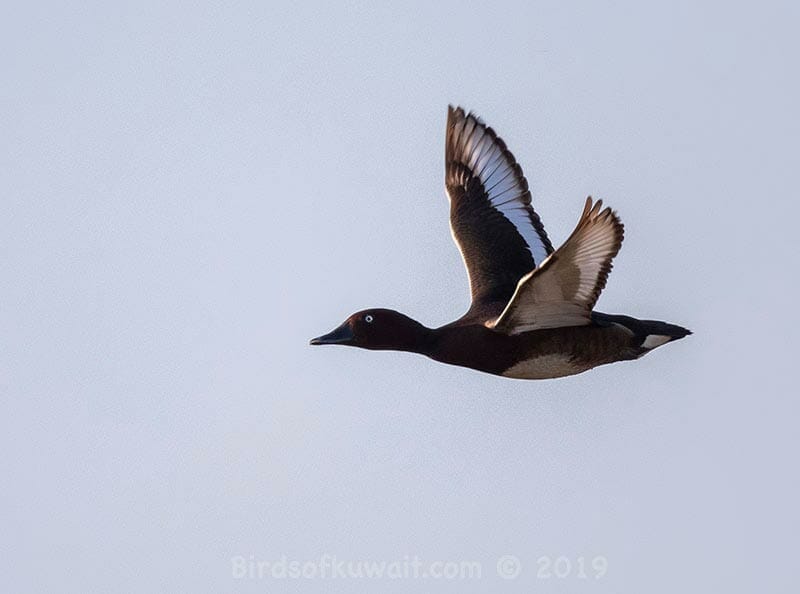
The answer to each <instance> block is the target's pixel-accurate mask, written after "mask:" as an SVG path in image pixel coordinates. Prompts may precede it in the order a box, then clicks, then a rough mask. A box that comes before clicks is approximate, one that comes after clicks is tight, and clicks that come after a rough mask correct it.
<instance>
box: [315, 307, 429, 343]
mask: <svg viewBox="0 0 800 594" xmlns="http://www.w3.org/2000/svg"><path fill="white" fill-rule="evenodd" d="M431 336H432V335H431V330H430V329H428V328H426V327H425V326H423V325H422V324H420V323H419V322H417V321H416V320H412V319H411V318H409V317H408V316H406V315H403V314H401V313H400V312H397V311H394V310H391V309H365V310H363V311H359V312H356V313H354V314H353V315H351V316H350V317H349V318H347V319H346V320H345V321H344V322H343V323H342V324H341V325H340V326H339V327H338V328H336V329H335V330H332V331H331V332H328V333H327V334H324V335H322V336H318V337H317V338H312V339H311V341H310V344H313V345H317V344H341V345H346V346H355V347H360V348H362V349H371V350H392V351H413V352H418V353H424V352H426V351H427V349H428V347H429V344H430V340H431Z"/></svg>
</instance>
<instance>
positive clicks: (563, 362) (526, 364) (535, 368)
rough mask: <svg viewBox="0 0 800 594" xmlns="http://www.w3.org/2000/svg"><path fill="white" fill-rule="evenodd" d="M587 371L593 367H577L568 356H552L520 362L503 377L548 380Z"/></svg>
mask: <svg viewBox="0 0 800 594" xmlns="http://www.w3.org/2000/svg"><path fill="white" fill-rule="evenodd" d="M587 369H591V367H589V366H586V365H575V364H574V363H573V362H572V361H570V357H568V356H567V355H561V354H551V355H540V356H538V357H533V358H531V359H527V360H525V361H520V362H519V363H517V364H516V365H513V366H512V367H509V368H508V369H506V370H505V371H504V372H503V375H504V376H505V377H514V378H517V379H548V378H552V377H564V376H565V375H575V374H576V373H580V372H582V371H586V370H587Z"/></svg>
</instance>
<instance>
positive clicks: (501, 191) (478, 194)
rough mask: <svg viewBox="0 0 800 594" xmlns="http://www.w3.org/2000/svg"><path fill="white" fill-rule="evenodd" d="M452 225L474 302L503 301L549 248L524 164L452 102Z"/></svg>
mask: <svg viewBox="0 0 800 594" xmlns="http://www.w3.org/2000/svg"><path fill="white" fill-rule="evenodd" d="M445 184H446V187H447V194H448V196H449V197H450V228H451V230H452V232H453V238H454V239H455V241H456V244H457V245H458V248H459V249H460V250H461V256H462V257H463V258H464V264H465V265H466V267H467V274H468V275H469V284H470V291H471V293H472V304H473V307H474V306H475V305H476V304H484V303H491V302H502V303H507V302H508V300H509V299H510V298H511V296H512V295H513V293H514V289H515V288H516V286H517V282H518V281H519V280H520V278H522V277H523V276H524V275H525V274H527V273H529V272H530V271H531V270H533V269H534V268H536V267H537V266H539V265H540V264H541V263H542V261H543V260H544V259H545V258H546V257H547V256H548V255H549V254H550V253H552V251H553V246H552V244H551V243H550V240H549V239H548V238H547V233H545V230H544V226H543V225H542V222H541V220H540V219H539V215H537V214H536V212H535V211H534V210H533V207H532V206H531V193H530V192H529V191H528V182H527V180H526V179H525V176H524V175H523V174H522V168H521V167H520V166H519V165H518V164H517V162H516V161H515V160H514V155H512V154H511V152H510V151H509V150H508V149H507V148H506V145H505V143H504V142H503V141H502V140H501V139H500V138H498V137H497V134H495V132H494V130H492V129H491V128H489V127H488V126H486V125H485V124H484V123H483V122H482V121H481V120H480V119H479V118H478V117H477V116H475V115H473V114H472V113H470V114H465V113H464V110H463V109H461V108H460V107H459V108H453V107H452V106H450V108H449V110H448V114H447V140H446V144H445Z"/></svg>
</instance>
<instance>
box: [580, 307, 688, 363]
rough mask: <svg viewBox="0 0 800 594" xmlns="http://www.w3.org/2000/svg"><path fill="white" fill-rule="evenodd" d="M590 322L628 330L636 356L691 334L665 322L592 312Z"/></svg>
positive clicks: (685, 329)
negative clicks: (631, 334) (622, 327)
mask: <svg viewBox="0 0 800 594" xmlns="http://www.w3.org/2000/svg"><path fill="white" fill-rule="evenodd" d="M592 320H594V322H595V323H596V324H599V325H601V326H602V325H606V324H620V325H622V326H625V327H626V328H628V329H629V330H630V331H631V332H633V334H634V346H635V347H637V348H638V349H639V350H640V352H639V354H638V356H641V355H644V354H645V353H649V352H650V351H652V350H653V349H654V348H656V347H660V346H661V345H662V344H667V343H668V342H672V341H673V340H679V339H681V338H683V337H684V336H688V335H689V334H691V333H692V331H691V330H688V329H687V328H683V327H681V326H676V325H675V324H668V323H667V322H659V321H657V320H637V319H636V318H632V317H630V316H620V315H612V314H604V313H600V312H592Z"/></svg>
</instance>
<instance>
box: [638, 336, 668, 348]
mask: <svg viewBox="0 0 800 594" xmlns="http://www.w3.org/2000/svg"><path fill="white" fill-rule="evenodd" d="M670 340H672V337H671V336H664V335H663V334H650V335H648V336H647V338H645V339H644V342H643V343H642V346H643V347H644V348H646V349H654V348H656V347H659V346H661V345H662V344H667V343H668V342H669V341H670Z"/></svg>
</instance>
